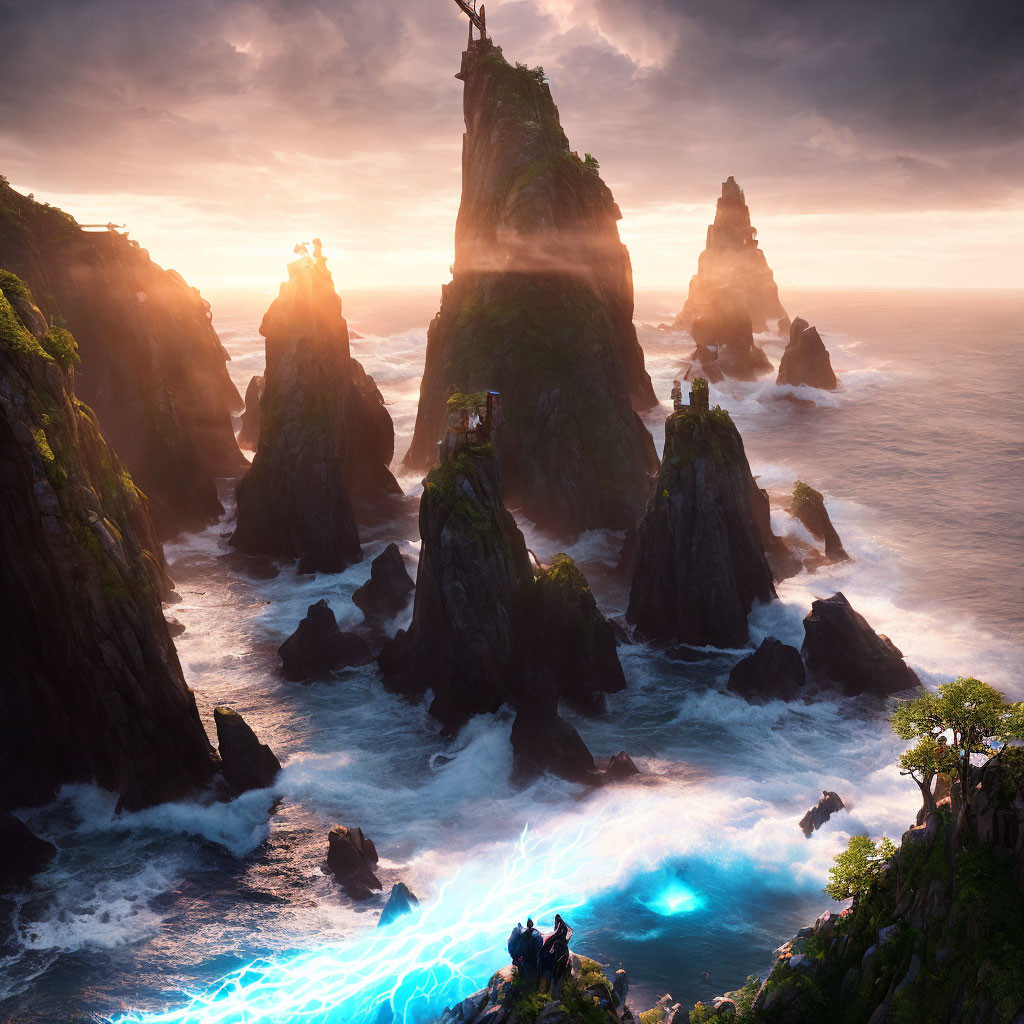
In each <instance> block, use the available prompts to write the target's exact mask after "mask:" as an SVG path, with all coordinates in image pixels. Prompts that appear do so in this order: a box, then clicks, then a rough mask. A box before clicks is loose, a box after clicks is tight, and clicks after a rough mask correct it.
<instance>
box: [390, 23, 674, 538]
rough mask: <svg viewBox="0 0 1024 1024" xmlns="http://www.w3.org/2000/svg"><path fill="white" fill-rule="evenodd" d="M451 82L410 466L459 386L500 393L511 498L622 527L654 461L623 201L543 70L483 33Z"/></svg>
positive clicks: (638, 506) (636, 507) (581, 521)
mask: <svg viewBox="0 0 1024 1024" xmlns="http://www.w3.org/2000/svg"><path fill="white" fill-rule="evenodd" d="M459 77H460V78H461V79H462V80H463V81H464V83H465V96H464V108H465V117H466V129H467V130H466V136H465V147H464V159H463V192H462V205H461V208H460V211H459V219H458V224H457V227H456V234H455V264H454V268H453V279H452V282H451V283H450V284H448V285H446V286H445V288H444V290H443V294H442V300H441V309H440V311H439V313H438V315H437V317H436V318H435V319H434V322H433V323H432V324H431V326H430V330H429V333H428V340H427V356H426V365H425V368H424V374H423V383H422V387H421V391H420V403H419V410H418V413H417V417H416V431H415V436H414V438H413V442H412V446H411V447H410V450H409V454H408V456H407V458H406V462H407V464H408V465H410V466H413V467H416V468H422V469H427V468H428V467H430V466H431V465H432V464H433V463H434V461H435V459H436V456H437V442H438V440H439V439H440V438H441V436H442V432H443V429H444V423H445V402H446V400H447V399H448V397H449V395H450V394H451V393H452V391H455V390H457V391H460V392H463V393H467V394H468V393H472V392H476V391H481V390H485V389H493V390H496V391H500V392H501V395H502V408H503V416H504V420H503V428H502V444H501V446H500V451H499V457H500V459H501V464H502V471H503V474H504V478H505V488H506V495H507V497H508V499H509V503H510V504H513V505H516V506H519V507H521V508H522V510H523V513H524V515H526V516H528V517H529V518H530V519H531V520H533V521H535V522H537V523H539V524H540V525H541V526H543V527H545V528H546V529H549V530H551V531H552V532H554V533H556V534H559V535H568V534H574V533H577V532H579V531H582V530H587V529H596V528H611V529H626V528H628V527H630V526H632V525H633V524H634V523H635V522H636V520H637V518H638V517H639V515H640V514H641V512H642V510H643V503H644V501H645V500H646V498H647V496H648V494H649V492H650V483H651V476H652V475H653V473H654V472H655V471H656V469H657V456H656V453H655V450H654V445H653V441H652V440H651V437H650V434H649V433H648V432H647V430H646V428H645V427H644V425H643V423H642V422H641V421H640V419H639V417H638V416H637V415H636V413H635V412H634V407H635V408H650V407H653V406H654V405H656V404H657V399H656V397H655V395H654V391H653V388H652V386H651V382H650V377H649V376H648V374H647V372H646V370H645V369H644V359H643V352H642V350H641V348H640V345H639V343H638V342H637V337H636V329H635V327H634V326H633V286H632V274H631V270H630V263H629V254H628V252H627V251H626V248H625V246H623V245H622V243H621V241H620V240H619V235H618V227H617V221H618V220H619V219H620V212H619V208H618V206H617V205H616V204H615V201H614V199H613V197H612V194H611V192H610V191H609V190H608V188H607V186H606V185H605V184H604V182H603V181H602V180H601V177H600V175H599V174H598V171H597V166H596V163H595V162H593V161H592V160H586V161H584V160H581V159H580V158H579V157H578V156H577V155H576V154H574V153H573V152H571V151H570V148H569V143H568V141H567V140H566V137H565V134H564V132H563V131H562V127H561V125H560V123H559V119H558V111H557V109H556V107H555V105H554V102H553V101H552V98H551V93H550V90H549V89H548V86H547V85H546V84H544V83H543V81H541V80H540V78H539V76H537V75H536V74H534V73H533V72H531V71H529V70H528V69H526V68H523V67H513V66H511V65H509V64H508V63H506V61H505V60H504V58H503V57H502V56H501V51H500V49H498V48H496V47H495V46H494V45H493V44H492V43H491V42H490V41H489V40H480V41H475V42H473V43H472V44H471V45H470V47H469V49H468V50H467V51H466V53H465V54H464V55H463V61H462V70H461V73H460V75H459Z"/></svg>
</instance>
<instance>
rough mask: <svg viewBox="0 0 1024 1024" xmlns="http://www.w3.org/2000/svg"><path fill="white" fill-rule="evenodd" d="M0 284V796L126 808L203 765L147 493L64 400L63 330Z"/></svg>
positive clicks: (18, 291)
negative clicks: (164, 596)
mask: <svg viewBox="0 0 1024 1024" xmlns="http://www.w3.org/2000/svg"><path fill="white" fill-rule="evenodd" d="M0 283H2V286H3V291H2V294H0V450H2V451H3V458H2V459H0V606H2V607H3V609H4V613H3V615H2V616H0V650H3V652H4V668H3V674H2V678H3V683H2V690H3V705H4V714H3V715H2V716H0V807H17V806H21V805H27V804H38V803H43V802H45V801H47V800H48V799H50V798H52V796H53V795H54V794H55V792H56V791H57V789H58V788H59V787H60V786H61V785H62V784H63V783H66V782H76V781H90V780H95V781H96V782H98V783H99V784H100V785H101V786H103V787H104V788H106V789H110V790H113V791H115V792H118V793H120V794H121V795H122V797H123V800H124V803H125V805H126V806H128V807H140V806H144V805H146V804H151V803H156V802H159V801H162V800H167V799H171V798H175V797H180V796H182V795H184V794H185V793H187V792H188V791H189V790H190V789H192V788H193V787H194V786H197V785H199V784H201V783H203V782H204V781H206V780H207V779H208V778H209V776H210V774H211V773H212V771H213V769H214V767H215V762H214V759H213V755H212V751H211V749H210V746H209V743H208V742H207V739H206V734H205V733H204V731H203V728H202V725H201V724H200V721H199V717H198V715H197V713H196V706H195V700H194V698H193V696H192V693H191V692H190V691H189V689H188V687H187V686H186V685H185V681H184V679H183V677H182V674H181V668H180V666H179V664H178V659H177V655H176V654H175V651H174V645H173V644H172V642H171V638H170V635H169V633H168V629H167V624H166V622H165V621H164V617H163V613H162V611H161V607H160V593H161V590H162V589H164V588H165V587H166V586H167V580H166V577H165V576H164V572H163V567H162V560H163V556H162V553H161V549H160V545H159V543H158V541H157V539H156V536H155V534H154V531H153V527H152V524H151V522H150V519H149V515H148V511H147V502H146V499H145V497H143V495H142V494H141V493H140V492H139V490H138V489H137V488H136V487H135V485H134V483H133V482H132V478H131V477H130V476H129V475H128V473H127V471H126V470H125V469H124V467H123V466H122V465H121V463H120V462H119V461H118V458H117V456H116V455H115V454H114V452H113V451H112V449H111V448H110V447H108V445H107V443H106V441H105V440H104V438H103V435H102V434H101V433H100V430H99V427H98V424H97V420H96V417H95V414H94V413H93V412H92V410H91V409H90V408H89V407H88V406H87V405H85V404H84V403H83V402H81V401H80V400H79V399H78V398H77V397H76V396H75V391H74V381H75V371H74V369H73V367H74V366H75V365H76V363H77V360H78V352H77V346H76V345H75V341H74V338H73V337H72V336H71V335H70V334H69V333H68V332H67V331H66V330H63V329H61V328H59V327H51V326H49V325H48V324H47V322H46V320H45V318H44V316H43V314H42V313H41V312H40V311H39V310H38V309H37V308H33V304H32V300H31V297H30V296H29V293H28V290H27V289H26V288H25V286H24V285H23V284H22V283H21V282H20V281H18V280H17V279H16V278H14V277H13V276H12V275H9V274H7V275H3V276H2V277H0ZM8 296H13V298H14V300H15V301H16V302H17V304H18V306H19V308H21V309H27V310H29V312H28V313H26V314H25V315H24V316H22V315H19V313H18V312H16V311H15V308H14V305H13V304H12V302H11V301H10V300H9V299H8ZM30 326H31V328H32V329H30ZM33 330H34V331H35V332H36V333H33Z"/></svg>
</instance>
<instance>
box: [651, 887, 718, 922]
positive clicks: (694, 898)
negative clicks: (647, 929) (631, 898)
mask: <svg viewBox="0 0 1024 1024" xmlns="http://www.w3.org/2000/svg"><path fill="white" fill-rule="evenodd" d="M644 906H645V907H647V909H648V910H653V911H654V912H655V913H656V914H661V915H662V917H675V916H676V915H677V914H689V913H691V912H692V911H694V910H699V909H700V908H701V907H702V906H704V900H703V899H702V898H701V897H700V895H698V894H697V893H696V892H694V891H693V889H691V888H690V887H689V886H688V885H684V884H683V883H682V882H680V881H679V880H678V879H674V880H673V881H671V882H669V884H668V885H666V886H665V887H664V888H663V889H662V890H661V891H660V892H659V893H658V895H657V896H655V897H654V899H653V900H651V901H650V902H649V903H644Z"/></svg>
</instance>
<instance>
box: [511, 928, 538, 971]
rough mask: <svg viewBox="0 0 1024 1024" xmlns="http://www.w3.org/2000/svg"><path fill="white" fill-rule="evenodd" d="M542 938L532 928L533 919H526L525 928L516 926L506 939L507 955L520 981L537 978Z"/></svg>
mask: <svg viewBox="0 0 1024 1024" xmlns="http://www.w3.org/2000/svg"><path fill="white" fill-rule="evenodd" d="M543 945H544V938H543V936H542V935H541V933H540V932H539V931H537V929H536V928H535V927H534V926H533V918H532V917H528V918H527V919H526V927H525V928H524V927H523V926H522V924H517V925H516V926H515V928H513V929H512V934H511V935H510V936H509V937H508V955H509V956H510V957H511V958H512V966H513V967H515V969H516V973H517V974H518V975H519V977H520V979H521V980H522V981H534V980H536V978H537V971H538V963H539V959H540V953H541V948H542V947H543Z"/></svg>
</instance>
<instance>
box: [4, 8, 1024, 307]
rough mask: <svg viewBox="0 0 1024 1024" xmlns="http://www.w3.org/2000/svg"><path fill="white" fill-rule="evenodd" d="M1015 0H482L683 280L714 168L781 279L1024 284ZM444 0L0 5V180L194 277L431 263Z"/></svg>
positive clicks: (445, 37)
mask: <svg viewBox="0 0 1024 1024" xmlns="http://www.w3.org/2000/svg"><path fill="white" fill-rule="evenodd" d="M1022 11H1024V4H1022V3H1021V2H1020V0H973V2H968V0H490V3H489V4H488V24H489V27H490V29H491V34H492V35H493V37H494V38H495V40H496V41H497V42H498V43H499V44H500V45H501V46H502V47H503V48H504V51H505V54H506V56H507V57H508V58H509V59H513V60H521V61H525V62H527V63H529V64H531V65H534V64H543V66H544V68H545V69H546V71H547V72H548V76H549V79H550V81H551V88H552V92H553V93H554V96H555V100H556V102H557V103H558V105H559V109H560V111H561V115H562V122H563V125H564V126H565V129H566V132H567V134H568V136H569V140H570V142H571V144H572V145H573V148H575V149H577V150H579V151H581V152H583V151H589V152H592V153H594V154H595V155H596V156H597V157H598V158H599V160H600V161H601V169H602V175H603V176H604V178H605V180H606V181H607V182H608V184H609V185H610V186H611V188H612V190H613V192H614V193H615V196H616V198H617V199H618V201H619V204H620V206H621V207H622V210H623V214H624V220H623V223H622V234H623V238H624V239H625V241H626V242H627V243H628V244H629V246H630V251H631V253H632V256H633V262H634V267H635V277H636V281H637V285H638V287H639V288H646V289H655V288H658V289H673V288H678V289H680V291H682V290H683V289H684V288H685V285H686V282H687V281H688V279H689V277H690V275H691V274H692V273H693V270H694V269H695V264H696V257H697V254H698V252H699V251H700V249H701V247H702V245H703V239H704V233H705V228H706V225H707V223H708V221H709V220H710V218H711V216H712V214H713V207H714V200H715V197H716V196H717V194H718V192H719V187H720V182H721V181H722V179H724V178H725V177H726V176H727V175H729V174H734V175H735V176H736V177H737V180H738V181H739V182H740V184H742V185H743V186H744V188H745V189H746V192H747V197H748V201H749V202H750V205H751V210H752V215H753V219H754V223H755V225H756V226H757V227H758V230H759V237H760V239H761V243H762V246H763V248H764V249H765V251H766V253H767V256H768V260H769V263H770V264H771V265H772V267H773V269H774V270H775V273H776V277H777V279H778V280H779V281H780V284H781V285H782V287H783V290H785V288H786V286H787V285H788V286H790V287H808V286H814V287H816V286H825V287H828V286H853V287H860V286H931V287H952V286H957V285H966V286H972V287H977V286H986V285H987V286H1002V287H1013V286H1020V285H1021V283H1022V280H1024V273H1022V270H1024V124H1022V121H1024V59H1022V56H1021V54H1022V49H1024V14H1022ZM465 34H466V27H465V19H464V18H463V17H462V15H460V14H459V12H458V9H457V8H456V6H455V4H454V3H453V2H452V0H36V2H34V3H27V2H24V0H0V38H2V39H3V59H2V60H0V173H3V174H6V175H7V177H8V178H9V179H10V181H11V183H12V184H13V185H14V186H15V187H17V188H19V189H21V190H22V191H26V192H29V191H31V192H34V193H35V195H36V196H37V198H41V199H46V200H49V201H51V202H54V203H58V204H59V205H61V206H63V207H64V208H66V209H67V210H69V211H70V212H71V213H73V214H74V215H75V216H76V217H78V219H79V220H80V221H82V222H88V221H93V220H98V221H100V222H106V221H107V220H109V219H113V220H115V221H118V222H121V221H126V222H127V223H128V225H129V228H130V230H131V232H132V235H133V237H135V238H138V239H139V240H140V241H141V242H142V244H143V245H145V246H147V247H148V248H149V249H150V250H151V252H152V254H153V256H154V258H155V259H157V261H158V262H160V263H162V264H164V265H166V266H173V267H175V268H176V269H178V270H180V271H181V272H182V273H183V274H185V276H186V277H187V278H188V279H189V280H190V281H191V282H192V283H194V284H196V285H197V286H199V287H200V288H204V289H216V288H222V287H250V286H251V287H258V288H266V287H268V286H270V285H272V284H273V283H274V282H276V281H278V280H279V279H280V278H281V276H282V264H283V261H284V260H285V259H286V258H287V257H288V255H289V254H290V250H291V246H292V244H293V243H294V242H295V241H297V240H299V239H300V238H302V239H308V238H309V237H311V236H312V235H314V234H318V235H320V236H321V237H322V238H323V239H324V242H325V248H326V249H327V251H328V255H329V256H331V257H332V266H333V267H334V269H335V277H336V280H337V281H338V283H339V285H340V286H341V287H342V288H344V287H346V286H347V287H359V286H366V285H390V284H395V285H414V284H415V285H439V284H440V283H441V282H442V281H443V280H445V279H446V278H447V268H448V264H449V263H450V262H451V258H452V236H453V231H454V222H455V213H456V211H457V208H458V201H459V189H460V152H461V133H462V120H461V116H462V111H461V84H460V83H459V82H457V81H456V80H455V79H454V78H453V75H454V73H455V71H456V70H457V69H458V64H459V56H460V52H461V50H462V48H463V45H464V41H465Z"/></svg>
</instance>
